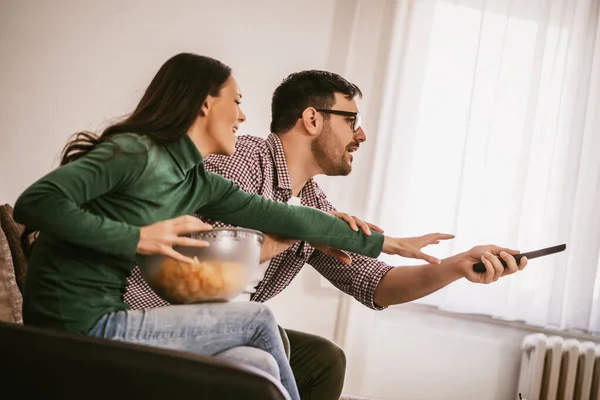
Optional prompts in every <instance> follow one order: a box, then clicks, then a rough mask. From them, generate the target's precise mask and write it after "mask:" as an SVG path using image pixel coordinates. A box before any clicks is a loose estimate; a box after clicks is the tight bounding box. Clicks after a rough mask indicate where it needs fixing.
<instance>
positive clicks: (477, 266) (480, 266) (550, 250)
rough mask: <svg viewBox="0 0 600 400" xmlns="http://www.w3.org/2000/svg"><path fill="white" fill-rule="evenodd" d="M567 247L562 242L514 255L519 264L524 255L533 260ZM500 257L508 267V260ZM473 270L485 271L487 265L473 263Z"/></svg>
mask: <svg viewBox="0 0 600 400" xmlns="http://www.w3.org/2000/svg"><path fill="white" fill-rule="evenodd" d="M566 249H567V245H566V244H560V245H558V246H553V247H547V248H545V249H540V250H536V251H530V252H529V253H521V254H515V255H514V256H513V257H514V258H515V260H516V261H517V264H519V262H520V261H521V258H523V257H527V259H528V260H531V259H533V258H538V257H544V256H548V255H550V254H555V253H560V252H561V251H565V250H566ZM498 259H499V260H500V262H501V263H502V265H503V266H504V268H506V267H508V266H507V265H506V261H504V260H503V259H502V258H500V257H498ZM473 271H475V272H479V273H482V272H485V265H483V263H482V262H478V263H476V264H473Z"/></svg>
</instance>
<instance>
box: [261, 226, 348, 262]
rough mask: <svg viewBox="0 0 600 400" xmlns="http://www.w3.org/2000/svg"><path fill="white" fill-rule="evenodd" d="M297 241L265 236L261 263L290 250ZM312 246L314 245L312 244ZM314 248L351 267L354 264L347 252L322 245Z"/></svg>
mask: <svg viewBox="0 0 600 400" xmlns="http://www.w3.org/2000/svg"><path fill="white" fill-rule="evenodd" d="M296 242H297V240H296V239H285V238H282V237H279V236H275V235H271V234H265V239H264V240H263V243H262V246H261V248H260V263H261V264H262V263H264V262H266V261H268V260H270V259H272V258H273V257H275V256H276V255H278V254H280V253H283V252H284V251H286V250H288V249H289V248H290V247H292V246H293V245H294V243H296ZM311 244H312V243H311ZM312 246H313V247H314V248H315V249H317V250H320V251H322V252H323V253H327V254H329V255H331V256H333V257H335V258H337V259H338V260H340V261H341V262H343V263H344V264H346V265H350V264H351V263H352V258H350V255H349V254H348V253H346V252H343V251H342V250H338V249H334V248H331V247H329V246H324V245H320V244H312Z"/></svg>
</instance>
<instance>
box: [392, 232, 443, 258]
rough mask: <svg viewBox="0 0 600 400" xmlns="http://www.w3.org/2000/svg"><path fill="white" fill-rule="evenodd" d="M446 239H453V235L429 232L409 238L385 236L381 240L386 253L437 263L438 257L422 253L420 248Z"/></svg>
mask: <svg viewBox="0 0 600 400" xmlns="http://www.w3.org/2000/svg"><path fill="white" fill-rule="evenodd" d="M448 239H454V235H450V234H447V233H429V234H427V235H423V236H417V237H410V238H390V237H388V236H386V237H385V239H384V242H383V252H384V253H386V254H396V255H399V256H401V257H406V258H416V259H420V260H425V261H427V262H428V263H429V264H439V263H440V260H439V259H437V258H435V257H433V256H430V255H429V254H425V253H423V252H422V251H421V249H422V248H423V247H426V246H429V245H430V244H438V243H439V242H440V240H448Z"/></svg>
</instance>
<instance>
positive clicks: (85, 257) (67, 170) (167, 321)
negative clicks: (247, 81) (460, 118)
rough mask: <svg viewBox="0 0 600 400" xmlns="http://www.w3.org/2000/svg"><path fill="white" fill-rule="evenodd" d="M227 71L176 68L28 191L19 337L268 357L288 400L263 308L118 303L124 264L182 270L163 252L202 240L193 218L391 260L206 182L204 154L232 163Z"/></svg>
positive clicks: (325, 219) (321, 222)
mask: <svg viewBox="0 0 600 400" xmlns="http://www.w3.org/2000/svg"><path fill="white" fill-rule="evenodd" d="M241 97H242V96H241V94H240V93H239V89H238V87H237V84H236V82H235V80H234V78H233V77H232V75H231V70H230V68H229V67H227V66H226V65H224V64H222V63H220V62H219V61H216V60H214V59H211V58H208V57H203V56H199V55H194V54H179V55H176V56H174V57H173V58H171V59H170V60H168V61H167V62H166V63H165V64H164V65H163V66H162V67H161V68H160V70H159V71H158V73H157V74H156V76H155V77H154V79H153V80H152V82H151V83H150V85H149V87H148V89H147V90H146V92H145V94H144V96H143V97H142V99H141V101H140V103H139V104H138V106H137V107H136V109H135V111H134V112H133V113H132V114H131V116H129V117H128V118H126V119H125V120H123V121H122V122H119V123H117V124H115V125H112V126H110V127H109V128H107V129H106V130H105V131H104V132H103V133H102V135H101V136H100V137H99V138H96V137H95V136H94V135H92V134H87V133H81V134H79V135H78V136H77V137H76V138H75V140H73V141H71V142H70V143H69V144H68V145H67V146H66V148H65V151H64V158H63V164H64V165H63V166H61V167H59V168H58V169H56V170H54V171H52V172H51V173H49V174H48V175H46V176H45V177H43V178H41V179H40V180H39V181H37V182H36V183H34V184H33V185H32V186H31V187H29V188H28V189H27V190H26V191H25V192H24V193H23V194H22V195H21V196H20V198H19V199H18V200H17V202H16V204H15V210H14V217H15V219H16V220H17V221H18V222H20V223H23V224H25V225H27V227H28V228H29V229H35V230H38V231H39V236H38V238H37V240H36V244H35V246H34V247H33V250H32V252H31V254H30V258H29V265H28V274H27V280H26V285H25V291H24V305H23V314H24V321H25V323H26V324H32V325H37V326H42V327H49V328H56V329H62V330H67V331H71V332H77V333H81V334H86V335H91V336H99V337H104V338H110V339H116V340H123V341H129V342H136V343H141V344H146V345H151V346H159V347H166V348H172V349H180V350H186V351H191V352H196V353H202V354H218V353H222V352H226V351H227V350H229V349H232V348H235V347H239V346H249V347H254V348H257V349H260V350H264V351H266V352H268V353H270V354H271V355H272V356H273V358H274V359H275V361H276V363H277V368H278V369H279V375H280V378H281V382H282V384H283V385H284V386H285V388H286V389H287V390H288V392H289V393H290V395H291V397H292V398H293V399H298V398H299V395H298V391H297V388H296V385H295V382H294V377H293V375H292V372H291V369H290V366H289V363H288V362H287V359H286V357H285V354H284V350H283V346H282V343H281V340H280V338H279V333H278V329H277V325H276V324H275V321H274V319H273V316H272V315H271V313H270V312H269V310H268V308H267V307H265V306H263V305H260V304H256V303H249V302H244V303H225V304H203V305H184V306H170V307H163V308H157V309H152V310H145V311H141V310H138V311H132V310H129V309H128V307H127V306H126V305H125V303H124V302H123V298H122V295H123V293H124V290H125V287H126V278H127V276H128V275H129V273H130V272H131V269H132V268H133V267H134V266H135V256H136V254H163V255H166V256H170V257H173V258H175V259H177V260H180V261H184V262H191V260H190V259H188V258H186V257H184V256H183V255H181V254H179V253H177V252H176V251H175V250H174V249H173V246H174V245H184V246H199V247H202V246H205V245H206V243H204V242H203V241H200V240H195V239H191V238H188V237H184V236H182V235H185V234H188V233H191V232H196V231H201V230H206V229H210V228H211V227H210V225H207V224H205V223H203V222H201V221H200V220H199V219H196V218H194V217H191V216H189V214H192V213H194V212H196V211H198V212H199V213H200V214H202V215H204V216H207V217H210V218H214V219H216V220H220V221H223V222H226V223H229V224H232V225H236V226H243V227H247V228H254V229H259V230H262V231H265V232H268V233H272V234H275V235H279V236H283V237H289V238H294V239H299V240H305V241H309V242H313V243H317V244H321V245H326V246H331V247H334V248H339V249H342V250H348V251H352V252H356V253H361V254H365V255H369V256H372V257H376V256H377V255H379V253H380V252H381V251H382V250H383V251H385V252H387V253H390V254H395V253H398V252H399V251H400V249H399V248H398V243H397V242H396V241H395V240H394V239H391V238H387V237H386V238H385V239H384V237H383V236H382V235H381V234H379V233H377V232H375V233H373V234H372V235H370V236H369V235H365V234H363V233H361V232H356V231H354V230H353V229H351V228H350V227H349V226H348V225H347V224H346V223H345V222H344V221H343V220H341V219H339V218H336V217H334V216H331V215H328V214H326V213H323V212H321V211H319V210H315V209H312V208H306V207H296V206H290V205H287V204H283V203H277V202H272V201H269V200H266V199H264V198H262V197H260V196H251V195H248V194H246V193H244V192H243V191H241V190H240V189H239V188H238V187H237V186H235V185H234V184H233V183H232V182H230V181H228V180H226V179H224V178H222V177H220V176H219V175H216V174H212V173H210V172H207V171H205V170H204V168H203V165H202V159H203V157H204V156H206V155H208V154H213V153H217V154H231V153H233V151H234V147H235V132H236V130H237V129H238V126H239V124H240V123H242V122H243V121H244V120H245V116H244V114H243V112H242V111H241V109H240V99H241Z"/></svg>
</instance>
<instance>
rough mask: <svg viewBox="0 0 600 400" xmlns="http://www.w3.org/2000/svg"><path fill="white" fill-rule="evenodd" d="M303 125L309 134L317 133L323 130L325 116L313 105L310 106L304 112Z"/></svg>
mask: <svg viewBox="0 0 600 400" xmlns="http://www.w3.org/2000/svg"><path fill="white" fill-rule="evenodd" d="M301 120H302V125H303V126H304V129H305V130H306V131H307V132H308V134H309V135H311V136H314V135H317V134H318V133H319V132H320V131H321V125H322V124H323V118H321V116H320V114H319V113H318V112H317V110H315V109H314V108H313V107H308V108H307V109H305V110H304V112H303V113H302V118H301Z"/></svg>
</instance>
